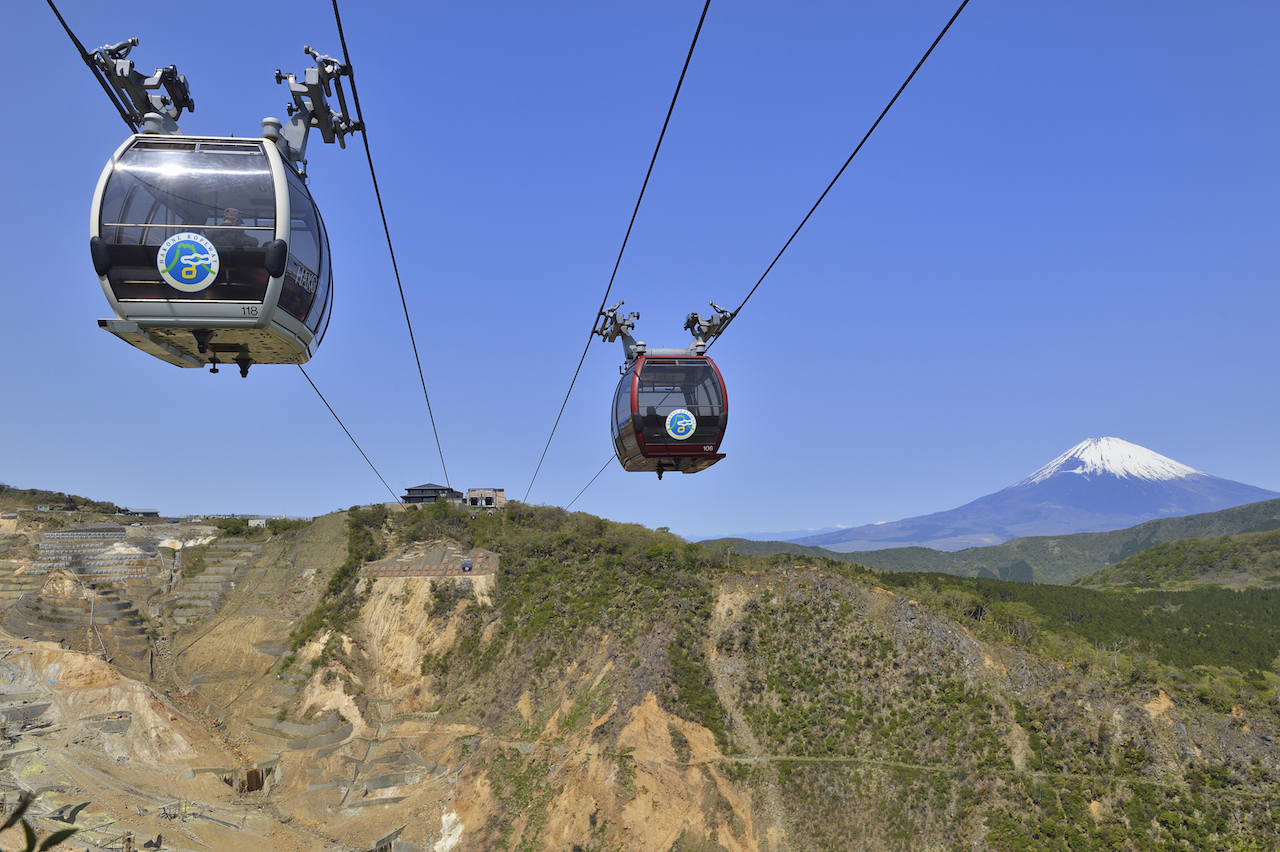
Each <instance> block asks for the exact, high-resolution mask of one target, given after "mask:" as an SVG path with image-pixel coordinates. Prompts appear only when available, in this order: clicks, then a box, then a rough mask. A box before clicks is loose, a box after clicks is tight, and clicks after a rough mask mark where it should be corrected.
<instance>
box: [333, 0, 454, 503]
mask: <svg viewBox="0 0 1280 852" xmlns="http://www.w3.org/2000/svg"><path fill="white" fill-rule="evenodd" d="M333 18H334V21H335V22H336V23H337V25H338V41H339V42H341V44H342V61H343V62H344V63H346V66H347V72H348V73H349V74H350V76H351V100H352V103H354V104H355V108H356V121H358V122H360V137H361V138H362V139H363V140H364V154H365V158H366V159H368V161H369V176H370V177H371V178H373V194H374V196H375V197H376V198H377V199H378V213H379V214H381V216H382V230H383V232H384V233H385V234H386V235H387V251H388V252H390V253H391V269H392V271H394V272H395V276H396V287H397V288H398V289H399V290H400V305H401V307H403V308H404V321H405V325H407V326H408V327H409V343H410V344H411V345H412V346H413V360H414V361H415V362H416V363H417V365H418V380H419V381H420V382H421V383H422V397H423V399H425V400H426V401H427V416H428V417H429V418H431V433H432V434H433V435H435V439H436V451H437V452H439V453H440V468H441V469H442V470H443V471H444V483H445V485H447V486H448V487H449V488H453V483H451V482H450V481H449V468H448V466H447V465H446V464H445V463H444V448H443V447H441V445H440V432H439V430H437V429H436V416H435V413H434V412H432V410H431V396H430V395H429V394H428V393H427V379H426V377H425V376H424V375H423V372H422V358H420V357H419V356H418V342H417V340H416V339H414V336H413V321H412V320H410V319H409V303H408V301H406V299H405V296H404V285H403V284H402V283H401V282H400V267H399V266H398V265H397V264H396V250H395V246H393V245H392V243H391V227H390V226H389V225H388V224H387V211H386V210H385V209H384V208H383V206H382V192H381V191H380V190H379V189H378V173H377V172H376V171H375V170H374V168H373V153H372V152H371V151H370V150H369V128H368V126H367V125H366V124H365V123H364V114H363V113H362V112H361V111H360V95H359V94H358V93H357V92H356V74H355V69H354V67H353V66H352V65H351V56H350V55H349V54H348V53H347V37H346V35H345V34H344V33H343V31H342V15H341V13H339V12H338V0H333Z"/></svg>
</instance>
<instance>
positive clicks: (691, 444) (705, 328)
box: [594, 302, 733, 479]
mask: <svg viewBox="0 0 1280 852" xmlns="http://www.w3.org/2000/svg"><path fill="white" fill-rule="evenodd" d="M620 307H622V302H619V303H618V304H616V305H614V306H613V307H612V308H610V309H608V310H607V311H601V312H600V315H601V317H602V320H603V321H602V322H601V323H600V326H599V328H596V329H595V330H594V332H595V333H596V334H599V335H600V336H601V337H603V338H604V339H605V340H606V341H608V342H613V341H615V340H621V341H622V348H623V352H624V354H625V355H626V359H627V364H626V367H625V368H624V369H623V373H622V380H621V381H620V382H618V389H617V391H615V392H614V395H613V413H612V416H611V417H610V418H609V419H610V421H611V423H610V427H611V432H612V434H613V446H614V449H615V450H616V451H617V453H618V461H619V462H621V464H622V467H623V469H624V470H626V471H628V472H637V471H643V472H647V473H657V474H658V478H659V479H661V478H662V474H663V473H665V472H666V471H669V470H678V471H680V472H681V473H697V472H698V471H700V470H706V469H707V468H709V467H711V465H713V464H715V463H716V462H718V461H720V459H722V458H724V453H722V452H720V442H721V441H723V440H724V432H725V428H726V427H727V426H728V425H729V395H728V392H727V391H726V390H725V386H724V377H723V376H721V375H720V370H719V368H718V367H716V365H715V362H714V361H712V360H711V359H710V358H709V357H707V355H706V354H705V352H706V348H707V345H708V343H709V342H710V340H712V339H714V337H715V336H716V335H718V334H720V332H722V331H724V328H725V326H727V325H728V323H729V320H731V319H732V318H733V316H732V314H730V313H729V312H728V311H726V310H724V309H723V308H721V307H719V306H717V305H716V304H715V303H714V302H712V303H711V307H713V308H715V310H716V314H715V315H714V316H712V317H711V318H710V319H703V318H702V317H700V316H699V315H698V314H689V316H688V318H687V319H686V320H685V328H686V329H688V330H689V331H690V332H692V333H693V342H692V343H691V344H690V345H689V348H688V349H653V350H650V349H648V348H647V347H646V346H645V344H644V343H641V342H638V341H637V340H636V339H635V338H633V337H632V336H631V329H632V328H634V327H635V321H636V320H637V319H639V318H640V315H639V314H631V315H629V316H619V315H618V309H619V308H620Z"/></svg>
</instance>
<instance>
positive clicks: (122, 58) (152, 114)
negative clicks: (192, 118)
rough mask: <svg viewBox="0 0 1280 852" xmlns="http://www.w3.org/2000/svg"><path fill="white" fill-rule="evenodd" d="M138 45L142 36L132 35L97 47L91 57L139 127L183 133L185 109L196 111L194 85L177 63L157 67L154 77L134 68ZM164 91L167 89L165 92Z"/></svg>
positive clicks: (169, 133) (177, 133)
mask: <svg viewBox="0 0 1280 852" xmlns="http://www.w3.org/2000/svg"><path fill="white" fill-rule="evenodd" d="M137 46H138V39H137V38H136V37H135V38H131V39H128V40H127V41H122V42H120V43H119V44H114V45H111V44H108V45H103V46H102V47H100V48H98V49H97V50H95V51H94V52H93V53H92V54H91V55H90V58H91V59H92V61H93V64H94V66H96V68H97V69H98V71H100V72H101V73H102V75H103V77H105V78H106V80H107V82H108V83H110V84H111V88H113V89H115V91H116V94H117V95H118V96H119V99H120V102H121V104H122V105H123V107H124V109H125V111H126V112H128V114H129V118H130V120H131V121H132V122H133V124H134V125H135V126H138V127H141V126H143V125H144V124H145V125H146V126H147V128H148V131H149V132H152V133H163V134H165V135H169V136H181V135H182V131H181V130H179V129H178V118H180V117H181V116H182V111H183V110H186V111H187V112H195V110H196V104H195V101H193V100H192V99H191V87H190V86H189V85H188V84H187V78H186V75H183V74H179V73H178V68H177V66H176V65H170V66H168V67H167V68H157V69H156V70H155V73H154V74H152V75H151V76H150V77H147V76H145V75H144V74H142V72H140V71H138V70H137V69H136V68H135V67H134V63H133V60H132V59H129V58H128V57H129V53H130V52H131V51H132V50H133V49H134V48H135V47H137ZM161 90H163V91H161Z"/></svg>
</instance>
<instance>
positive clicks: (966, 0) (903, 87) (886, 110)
mask: <svg viewBox="0 0 1280 852" xmlns="http://www.w3.org/2000/svg"><path fill="white" fill-rule="evenodd" d="M967 5H969V0H963V2H962V3H961V4H960V8H958V9H956V12H955V14H954V15H952V16H951V20H949V21H947V25H946V26H945V27H943V28H942V32H940V33H938V37H937V38H935V39H934V40H933V44H931V45H929V49H928V50H926V51H925V52H924V56H922V57H920V61H919V62H917V63H916V67H915V68H913V69H911V73H910V74H908V75H907V79H906V80H905V81H904V82H903V84H902V85H901V86H899V87H898V91H897V92H896V93H895V94H894V96H893V98H892V99H891V100H890V101H889V105H888V106H886V107H885V108H884V110H883V111H882V112H881V113H880V117H879V118H877V119H876V121H875V124H872V125H871V129H870V130H868V131H867V134H866V135H865V136H863V137H862V141H861V142H859V143H858V147H857V148H854V149H853V153H852V154H850V155H849V159H847V160H845V161H844V165H843V166H841V167H840V171H838V172H836V176H835V177H833V178H832V179H831V183H829V184H827V188H826V189H824V190H823V191H822V195H820V196H818V200H817V201H815V202H814V203H813V206H812V207H810V208H809V212H808V213H806V214H805V216H804V219H802V220H801V221H800V224H799V225H797V226H796V229H795V230H794V231H792V233H791V236H790V237H788V238H787V242H786V243H785V244H784V245H783V246H782V248H781V250H779V251H778V254H777V255H776V256H775V257H774V258H773V262H772V263H770V264H769V268H768V269H766V270H765V271H764V275H761V276H760V280H758V281H756V285H755V287H752V288H751V292H750V293H747V298H746V299H743V300H742V304H741V305H738V308H737V310H735V311H734V312H733V313H731V314H730V315H729V320H728V322H726V323H725V324H724V326H722V327H721V329H720V334H723V333H724V332H725V331H726V330H727V329H728V327H729V323H730V322H733V319H734V317H736V316H737V315H738V311H741V310H742V309H743V308H744V307H745V306H746V304H747V301H748V300H749V299H750V298H751V297H752V296H753V295H755V292H756V289H757V288H758V287H759V286H760V285H761V284H762V283H763V282H764V279H765V276H767V275H768V274H769V273H770V272H772V271H773V267H774V266H775V265H776V264H777V262H778V261H779V260H780V259H781V258H782V254H783V252H785V251H786V250H787V248H788V247H789V246H790V245H791V241H792V240H794V239H795V238H796V235H797V234H799V233H800V229H801V228H803V227H804V226H805V223H806V222H808V221H809V217H810V216H812V215H813V212H814V211H815V210H817V209H818V205H819V204H821V203H822V200H823V199H824V198H826V197H827V193H828V192H830V191H831V188H832V187H833V186H835V185H836V181H838V180H840V176H841V175H842V174H844V170H845V169H847V168H849V164H850V163H852V162H853V158H854V157H856V156H858V152H859V151H861V150H862V146H863V145H865V144H867V140H868V139H870V138H871V134H872V133H874V132H875V130H876V128H877V127H879V126H880V122H881V121H883V120H884V117H885V116H886V115H888V114H889V110H890V109H891V108H892V107H893V105H894V104H895V103H897V101H898V96H899V95H901V94H902V93H903V91H904V90H906V88H907V84H908V83H910V82H911V80H912V78H913V77H915V76H916V72H917V71H919V70H920V67H921V66H922V65H924V61H925V60H926V59H928V58H929V54H931V53H933V49H934V48H935V47H937V46H938V42H940V41H942V37H943V36H944V35H946V34H947V30H949V29H951V25H952V24H954V23H955V22H956V18H958V17H960V13H961V12H963V11H964V7H965V6H967ZM719 339H720V338H719V337H718V336H717V337H716V338H715V340H712V341H710V342H709V343H708V344H707V348H708V349H710V348H711V346H712V345H713V344H714V343H715V342H716V340H719Z"/></svg>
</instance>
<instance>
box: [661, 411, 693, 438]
mask: <svg viewBox="0 0 1280 852" xmlns="http://www.w3.org/2000/svg"><path fill="white" fill-rule="evenodd" d="M697 428H698V420H697V418H696V417H694V416H693V412H692V411H690V410H689V409H687V408H677V409H676V410H675V411H673V412H671V413H670V414H668V415H667V434H668V435H670V436H671V437H673V438H675V439H676V440H677V441H683V440H684V439H685V438H688V437H689V436H690V435H692V434H693V430H695V429H697Z"/></svg>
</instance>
